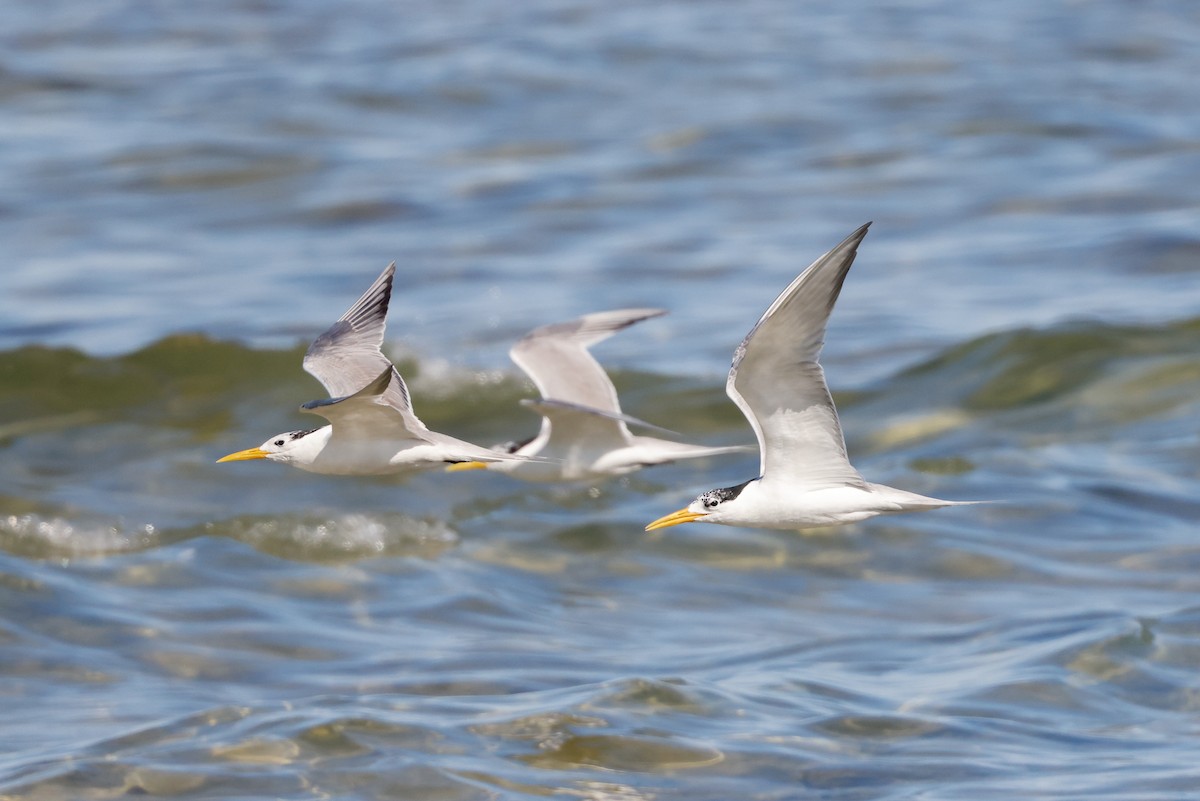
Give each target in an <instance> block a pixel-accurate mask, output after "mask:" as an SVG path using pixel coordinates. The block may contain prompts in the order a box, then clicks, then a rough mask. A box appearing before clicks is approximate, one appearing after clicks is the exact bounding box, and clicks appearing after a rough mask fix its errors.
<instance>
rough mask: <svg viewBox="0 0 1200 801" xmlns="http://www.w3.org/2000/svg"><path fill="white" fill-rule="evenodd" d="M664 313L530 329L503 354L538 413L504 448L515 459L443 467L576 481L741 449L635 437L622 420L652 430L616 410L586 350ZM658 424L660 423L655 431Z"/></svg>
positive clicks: (601, 315)
mask: <svg viewBox="0 0 1200 801" xmlns="http://www.w3.org/2000/svg"><path fill="white" fill-rule="evenodd" d="M663 314H666V311H664V310H662V309H617V310H615V311H607V312H596V313H594V314H585V315H584V316H582V317H580V318H578V319H576V320H570V321H568V322H564V323H553V324H551V325H545V326H542V327H541V328H536V329H534V330H533V331H531V332H529V333H528V334H526V335H525V336H524V337H522V338H521V339H520V340H518V341H517V343H516V344H515V345H513V347H512V349H511V350H510V351H509V356H510V357H511V358H512V360H513V361H514V362H515V363H516V365H517V366H518V367H520V368H521V369H522V370H524V371H525V373H526V374H527V375H528V376H529V377H530V378H531V379H533V383H534V386H535V387H537V390H538V392H539V393H540V394H541V400H536V401H535V400H525V401H522V403H523V405H526V406H529V407H530V408H532V409H533V410H535V411H537V412H539V413H540V414H541V415H542V425H541V428H540V430H539V431H538V433H537V435H536V436H535V437H533V438H532V439H529V440H526V441H525V442H521V443H516V444H512V445H508V446H503V447H504V449H505V452H507V453H511V454H513V455H516V456H525V457H538V458H536V459H534V458H530V459H526V460H522V461H500V462H498V461H492V462H488V463H484V462H482V461H475V462H463V463H462V464H455V465H451V466H450V467H448V468H446V469H447V470H451V471H457V470H471V469H478V468H489V469H491V470H496V471H499V472H502V473H507V474H508V475H511V476H513V477H515V478H520V479H524V480H526V481H546V482H549V481H578V480H583V479H593V478H600V477H604V476H613V475H622V474H625V473H630V472H632V471H634V470H638V469H640V468H642V467H646V466H649V465H656V464H665V463H667V462H673V461H675V460H677V459H694V458H698V457H702V456H715V455H717V454H722V453H733V452H736V451H744V450H747V448H746V447H745V446H742V445H734V446H720V447H709V446H705V445H689V444H686V443H683V442H673V441H671V440H666V439H658V438H656V437H648V436H636V435H634V434H632V433H631V432H630V431H629V426H628V425H627V424H628V423H633V424H635V425H640V426H644V427H648V428H653V429H657V428H658V427H657V426H653V425H651V424H649V423H644V422H642V421H641V420H638V419H636V418H634V417H630V416H628V415H626V414H624V413H622V412H621V405H620V402H619V401H618V399H617V390H616V388H614V387H613V383H612V381H611V380H610V379H609V377H608V374H607V373H605V372H604V368H603V367H601V366H600V363H599V362H597V361H596V359H595V357H594V356H592V354H591V352H590V351H589V350H588V348H589V347H591V346H592V345H595V344H596V343H598V342H602V341H603V340H605V339H608V338H609V337H610V336H612V335H613V334H615V333H617V332H618V331H620V330H622V329H624V328H628V327H629V326H631V325H633V324H634V323H637V322H641V321H642V320H648V319H650V318H652V317H659V316H661V315H663ZM659 430H662V429H659Z"/></svg>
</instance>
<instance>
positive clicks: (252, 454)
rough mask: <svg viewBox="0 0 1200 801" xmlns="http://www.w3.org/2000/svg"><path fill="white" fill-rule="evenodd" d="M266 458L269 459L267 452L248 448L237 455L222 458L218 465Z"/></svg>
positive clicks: (232, 454)
mask: <svg viewBox="0 0 1200 801" xmlns="http://www.w3.org/2000/svg"><path fill="white" fill-rule="evenodd" d="M266 458H267V452H266V451H264V450H263V449H262V448H247V449H246V450H244V451H238V452H237V453H231V454H229V455H228V456H222V457H221V458H220V459H218V460H217V463H218V464H220V463H221V462H244V461H246V460H247V459H266Z"/></svg>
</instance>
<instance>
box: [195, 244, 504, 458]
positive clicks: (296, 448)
mask: <svg viewBox="0 0 1200 801" xmlns="http://www.w3.org/2000/svg"><path fill="white" fill-rule="evenodd" d="M395 272H396V265H395V264H390V265H388V267H387V269H386V270H384V271H383V273H382V274H381V275H380V276H379V278H377V279H375V283H373V284H372V285H371V288H370V289H368V290H367V291H366V292H365V293H363V296H362V297H361V298H359V299H358V301H357V302H356V303H355V304H354V305H353V306H351V307H350V310H349V311H347V312H346V313H345V314H343V315H342V316H341V318H340V319H338V321H337V322H336V323H334V324H333V325H332V326H330V327H329V329H328V330H326V331H325V333H323V334H321V336H319V337H317V339H316V341H314V342H313V343H312V345H310V346H309V348H308V352H307V353H305V354H304V369H305V370H307V371H308V372H309V373H310V374H311V375H313V376H314V377H316V379H317V380H318V381H320V382H321V383H322V384H323V385H324V386H325V390H326V391H327V392H328V393H329V394H330V396H331V397H330V398H328V399H325V400H316V401H310V402H309V403H306V404H304V405H303V406H301V407H300V410H301V411H303V412H311V413H313V414H318V415H320V416H322V417H324V418H325V419H326V420H328V421H329V422H330V423H331V424H332V425H327V426H324V427H322V428H314V429H310V430H308V431H287V432H284V433H283V434H277V435H275V436H274V437H271V438H270V439H269V440H267V441H266V442H264V443H263V444H262V445H260V446H258V447H257V448H248V449H246V450H244V451H238V452H237V453H231V454H229V455H228V456H225V457H223V458H221V459H218V460H217V461H218V462H236V461H242V460H244V459H270V460H271V461H274V462H283V463H285V464H290V465H293V466H295V467H299V468H300V469H301V470H307V471H309V472H310V473H327V474H334V475H374V474H381V473H401V472H408V471H417V470H428V469H431V468H438V467H444V466H445V464H446V463H447V462H451V463H453V462H466V461H472V460H479V461H494V460H502V459H519V458H520V457H514V456H506V455H503V454H497V453H494V452H492V451H489V450H488V449H487V448H481V447H479V446H478V445H472V444H471V443H469V442H463V441H462V440H459V439H455V438H454V437H451V436H447V435H446V434H439V433H437V432H436V431H430V430H429V429H428V428H426V427H425V424H424V423H422V422H421V421H420V420H419V419H417V415H416V414H415V413H414V412H413V408H412V401H411V400H410V399H409V395H408V387H406V386H405V385H404V379H403V378H401V377H400V373H399V372H398V371H397V370H396V367H395V365H393V364H392V362H391V360H389V359H388V358H387V357H386V356H384V355H383V351H382V350H380V347H381V346H382V345H383V332H384V327H385V325H386V322H387V311H388V303H389V302H390V300H391V296H392V279H393V276H394V274H395Z"/></svg>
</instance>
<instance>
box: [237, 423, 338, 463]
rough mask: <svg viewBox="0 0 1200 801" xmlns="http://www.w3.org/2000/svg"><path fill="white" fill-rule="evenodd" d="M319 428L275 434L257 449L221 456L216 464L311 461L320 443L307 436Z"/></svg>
mask: <svg viewBox="0 0 1200 801" xmlns="http://www.w3.org/2000/svg"><path fill="white" fill-rule="evenodd" d="M320 430H321V429H319V428H310V429H308V430H307V431H285V432H284V433H282V434H276V435H275V436H273V437H271V438H270V439H269V440H267V441H266V442H264V443H263V444H262V445H259V446H258V447H257V448H247V449H246V450H244V451H238V452H237V453H231V454H229V455H228V456H222V457H221V458H220V459H218V460H217V461H218V462H242V461H246V460H248V459H270V460H271V461H273V462H283V463H285V464H287V463H290V462H303V461H305V460H306V458H307V461H312V457H313V456H315V455H316V454H315V452H314V451H320V446H321V443H319V442H317V440H318V439H320V437H313V438H308V435H309V434H312V433H314V432H316V431H320Z"/></svg>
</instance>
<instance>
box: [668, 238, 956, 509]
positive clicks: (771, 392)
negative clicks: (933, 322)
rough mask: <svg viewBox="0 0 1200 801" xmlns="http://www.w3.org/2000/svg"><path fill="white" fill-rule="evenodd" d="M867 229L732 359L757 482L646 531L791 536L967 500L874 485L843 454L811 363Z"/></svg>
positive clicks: (822, 261)
mask: <svg viewBox="0 0 1200 801" xmlns="http://www.w3.org/2000/svg"><path fill="white" fill-rule="evenodd" d="M869 226H870V223H867V224H866V225H864V226H862V227H861V228H859V229H858V230H857V231H855V232H854V233H852V234H851V235H850V236H848V237H846V239H845V240H843V241H842V243H841V244H839V245H838V246H837V247H835V248H834V249H833V250H831V251H829V252H828V253H826V254H825V255H824V256H822V257H821V258H819V259H817V260H816V261H815V262H813V263H812V265H810V266H809V267H808V269H806V270H805V271H804V272H803V273H801V274H800V275H799V276H798V277H797V278H796V279H795V280H794V281H792V283H791V284H790V285H789V286H788V288H787V289H785V290H784V291H783V293H782V294H781V295H779V297H777V298H776V299H775V302H774V303H772V304H771V306H770V308H768V309H767V311H766V313H765V314H763V316H762V317H761V318H760V319H759V321H758V323H756V324H755V326H754V327H753V328H752V329H751V330H750V333H749V334H747V335H746V338H745V339H744V340H742V343H741V345H739V346H738V348H737V350H736V351H735V352H734V354H733V365H732V367H730V369H729V378H728V380H727V381H726V383H725V392H726V394H728V395H729V397H730V398H731V399H732V400H733V402H734V403H735V404H737V407H738V408H739V409H741V410H742V413H743V414H744V415H746V419H748V420H749V421H750V426H751V427H752V428H753V429H754V433H755V435H756V436H757V437H758V447H759V453H760V466H759V475H758V476H757V477H756V478H752V479H750V480H749V481H744V482H742V483H741V484H737V485H735V486H732V487H725V488H721V489H714V490H709V491H708V492H706V493H704V494H703V495H701V496H700V497H698V498H696V499H695V500H694V501H692V502H691V503H690V504H688V506H686V507H685V508H683V509H680V510H679V511H677V512H673V513H672V514H669V515H666V516H664V517H660V518H659V519H658V520H655V521H654V522H653V523H651V524H650V525H648V526H646V530H647V531H652V530H654V529H658V528H665V527H666V526H674V525H678V524H680V523H692V522H697V523H723V524H725V525H730V526H746V527H750V528H771V529H786V530H794V529H804V528H812V527H818V526H830V525H837V524H841V523H852V522H854V521H857V520H865V519H867V518H869V517H874V516H875V515H880V514H886V513H890V512H918V511H924V510H927V509H936V508H938V507H942V506H955V505H959V504H964V503H972V501H944V500H939V499H937V498H927V497H925V496H924V495H917V494H916V493H912V492H906V491H905V490H901V489H895V488H894V487H888V486H884V485H883V484H872V483H870V482H868V481H866V480H865V479H864V478H863V477H862V476H861V475H859V473H858V471H857V470H855V469H854V467H852V466H851V464H850V460H849V458H848V457H847V456H846V443H845V441H844V439H843V437H842V429H841V425H840V423H839V422H838V416H837V410H836V409H835V408H834V405H833V399H832V397H830V394H829V388H828V387H827V386H826V385H825V373H824V371H823V370H822V369H821V365H820V364H818V363H817V358H818V356H820V353H821V346H822V345H823V344H824V341H825V327H826V323H827V322H828V320H829V314H830V312H832V311H833V305H834V303H835V302H836V301H837V297H838V293H839V292H840V291H841V288H842V282H843V281H844V280H845V278H846V273H847V272H848V271H849V270H850V265H851V264H852V263H853V262H854V256H855V254H856V253H857V251H858V245H859V243H860V242H862V239H863V237H864V236H866V234H867V228H868V227H869Z"/></svg>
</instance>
